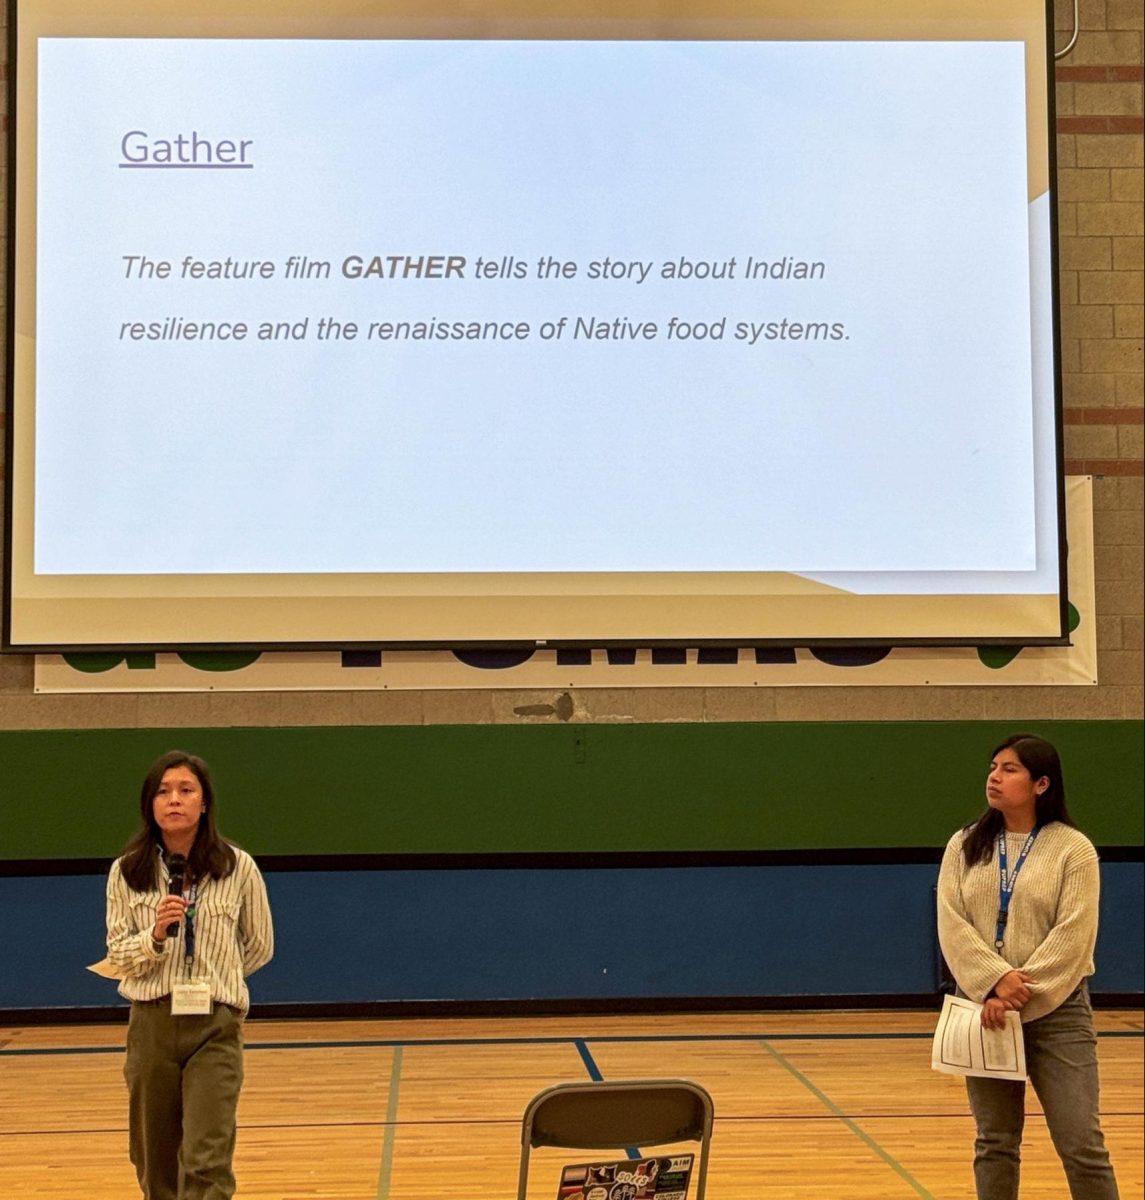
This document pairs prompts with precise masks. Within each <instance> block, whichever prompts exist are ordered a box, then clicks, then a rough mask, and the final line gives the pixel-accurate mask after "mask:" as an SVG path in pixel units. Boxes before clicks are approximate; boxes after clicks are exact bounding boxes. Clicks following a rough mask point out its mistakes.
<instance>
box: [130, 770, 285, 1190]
mask: <svg viewBox="0 0 1145 1200" xmlns="http://www.w3.org/2000/svg"><path fill="white" fill-rule="evenodd" d="M107 951H108V960H109V962H110V964H111V966H112V967H113V968H114V969H115V971H116V974H117V975H118V976H119V977H120V979H121V983H120V986H119V992H120V995H122V996H124V997H125V998H126V999H128V1000H130V1001H131V1016H130V1021H129V1024H128V1030H127V1060H126V1063H125V1066H124V1077H125V1078H126V1080H127V1087H128V1095H129V1131H130V1146H131V1161H132V1163H133V1164H134V1166H135V1171H136V1175H137V1177H138V1179H139V1186H140V1187H141V1188H142V1191H143V1195H144V1197H145V1200H230V1197H232V1196H233V1195H234V1191H235V1177H234V1171H233V1169H232V1165H231V1163H232V1158H233V1155H234V1146H235V1112H236V1108H237V1105H238V1098H239V1090H240V1088H241V1087H242V1079H243V1059H242V1022H243V1018H244V1017H245V1016H246V1013H247V1010H248V1008H249V1007H250V997H249V992H248V990H247V985H246V976H247V975H250V974H252V973H253V972H254V971H257V970H258V969H259V967H261V966H264V965H265V964H266V963H267V962H269V961H270V957H271V955H272V954H273V952H274V932H273V927H272V924H271V916H270V908H269V905H268V903H267V897H266V887H265V885H264V884H263V880H262V876H261V874H260V873H259V870H258V867H256V866H255V863H254V859H252V858H251V857H250V855H249V854H247V853H246V852H245V851H243V850H241V849H239V847H238V846H235V845H233V844H232V843H230V842H228V841H226V840H224V839H223V838H222V837H221V836H220V834H219V832H218V828H217V826H216V823H215V796H214V789H213V788H212V786H211V777H210V771H209V770H208V768H207V764H206V763H205V762H203V760H202V759H200V758H196V757H195V756H194V755H193V754H185V753H183V752H181V751H171V752H170V753H168V754H164V755H163V756H162V757H160V758H159V759H158V760H157V761H156V762H155V763H154V764H153V765H152V767H151V769H150V770H149V771H148V772H147V776H146V778H145V779H144V781H143V787H142V789H141V791H140V828H139V830H138V831H137V832H136V834H135V835H134V836H133V837H132V839H131V841H130V842H129V843H128V844H127V847H126V849H125V850H124V852H123V854H122V855H121V857H120V858H118V859H117V860H116V861H115V863H113V864H112V868H111V872H110V874H109V876H108V880H107Z"/></svg>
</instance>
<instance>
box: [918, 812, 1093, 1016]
mask: <svg viewBox="0 0 1145 1200" xmlns="http://www.w3.org/2000/svg"><path fill="white" fill-rule="evenodd" d="M963 837H964V833H963V831H962V830H959V832H958V833H956V834H955V835H954V836H953V837H952V838H951V839H950V841H949V842H948V843H947V846H946V853H945V854H944V855H943V858H942V869H941V871H940V872H939V875H938V940H939V943H940V945H941V946H942V953H943V955H944V956H945V958H946V961H947V963H948V964H949V965H950V969H951V971H952V972H953V973H954V978H955V979H956V980H957V982H958V986H959V987H960V988H961V989H962V991H963V992H965V993H966V995H967V996H968V997H969V998H970V999H971V1000H974V1001H976V1002H978V1003H981V1002H982V1001H983V1000H984V999H985V998H986V996H987V994H988V993H989V992H990V989H991V988H993V986H994V984H996V983H997V982H998V980H999V979H1001V978H1002V976H1003V975H1005V974H1006V972H1007V971H1009V970H1012V969H1013V968H1014V967H1020V968H1021V969H1022V970H1023V971H1027V972H1029V974H1031V975H1032V976H1033V977H1034V982H1033V983H1032V984H1031V990H1032V992H1033V996H1032V997H1031V998H1030V1000H1029V1001H1028V1002H1027V1004H1026V1005H1025V1007H1024V1008H1023V1009H1022V1010H1021V1014H1020V1015H1021V1018H1022V1021H1023V1022H1025V1021H1033V1020H1036V1019H1037V1018H1038V1017H1044V1016H1045V1015H1046V1014H1047V1013H1050V1012H1053V1010H1054V1009H1055V1008H1057V1006H1058V1005H1059V1004H1061V1002H1062V1001H1063V1000H1064V999H1065V998H1066V997H1067V996H1069V995H1070V993H1071V992H1073V990H1074V989H1075V988H1076V987H1077V985H1078V984H1079V983H1080V982H1081V981H1082V980H1083V979H1084V978H1085V977H1086V976H1087V975H1092V974H1093V947H1094V943H1095V942H1096V941H1097V899H1098V890H1099V886H1100V883H1099V877H1098V862H1097V851H1096V850H1095V849H1094V848H1093V844H1092V843H1091V842H1090V840H1089V838H1087V837H1086V836H1085V834H1084V833H1082V832H1081V831H1080V830H1078V829H1074V828H1072V827H1071V826H1069V825H1063V824H1062V823H1061V822H1060V821H1054V822H1052V823H1051V824H1049V825H1047V826H1045V827H1044V828H1043V829H1042V831H1041V832H1040V833H1039V834H1038V837H1037V840H1036V841H1035V842H1034V844H1033V846H1032V847H1031V849H1030V852H1029V854H1028V855H1027V856H1026V861H1025V863H1024V864H1023V866H1022V869H1021V871H1020V872H1019V874H1018V879H1017V882H1016V883H1015V885H1014V892H1013V895H1012V896H1011V898H1010V911H1009V919H1008V921H1007V924H1006V931H1005V938H1004V942H1003V946H1002V951H1001V954H999V953H998V952H996V951H995V949H994V933H995V929H996V925H997V920H998V901H999V882H1000V880H999V874H998V851H997V848H996V847H995V849H994V851H993V853H991V855H990V858H989V859H988V860H987V861H986V862H985V863H978V864H977V865H976V866H973V867H971V868H969V869H967V867H966V862H965V859H964V857H963V854H962V840H963ZM1026 837H1027V835H1026V834H1024V833H1009V834H1007V835H1006V857H1007V861H1008V864H1009V869H1010V870H1011V871H1013V869H1014V864H1015V863H1016V862H1017V861H1018V855H1019V854H1021V852H1022V847H1023V846H1024V845H1025V843H1026Z"/></svg>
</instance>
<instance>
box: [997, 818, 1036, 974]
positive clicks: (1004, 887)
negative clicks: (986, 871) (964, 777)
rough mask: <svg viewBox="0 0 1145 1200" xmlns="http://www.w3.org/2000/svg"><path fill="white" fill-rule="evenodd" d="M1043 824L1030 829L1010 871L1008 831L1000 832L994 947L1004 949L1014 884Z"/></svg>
mask: <svg viewBox="0 0 1145 1200" xmlns="http://www.w3.org/2000/svg"><path fill="white" fill-rule="evenodd" d="M1040 829H1041V826H1040V825H1035V826H1034V827H1033V829H1032V830H1030V836H1029V837H1028V838H1026V844H1025V845H1024V846H1023V847H1022V852H1021V853H1020V854H1019V855H1018V861H1017V862H1016V863H1014V870H1013V872H1011V871H1009V870H1008V869H1007V868H1008V865H1009V864H1008V862H1007V859H1006V831H1005V830H1004V829H1003V830H1001V831H1000V832H999V833H998V874H999V877H1000V878H999V882H998V925H997V927H996V928H995V930H994V949H995V950H999V951H1000V950H1001V949H1002V941H1003V939H1004V938H1005V936H1006V921H1007V920H1008V919H1009V915H1010V897H1011V896H1012V895H1013V894H1014V884H1015V883H1017V882H1018V872H1019V871H1020V870H1021V869H1022V866H1023V864H1024V863H1025V861H1026V855H1027V854H1029V852H1030V850H1031V848H1032V847H1033V845H1034V839H1035V838H1036V837H1037V836H1038V832H1039V831H1040Z"/></svg>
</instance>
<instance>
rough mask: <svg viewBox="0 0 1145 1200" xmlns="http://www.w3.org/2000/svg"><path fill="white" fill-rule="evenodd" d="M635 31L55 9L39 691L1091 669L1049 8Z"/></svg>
mask: <svg viewBox="0 0 1145 1200" xmlns="http://www.w3.org/2000/svg"><path fill="white" fill-rule="evenodd" d="M319 8H320V11H318V9H319ZM612 14H613V6H611V5H609V4H605V3H603V2H600V3H591V2H585V3H581V4H575V3H574V4H567V5H556V6H540V5H538V6H536V11H535V12H533V11H532V10H531V9H530V7H529V6H523V5H508V4H497V3H493V2H488V3H487V2H484V0H477V2H475V3H474V4H469V5H465V6H464V7H463V9H459V8H457V7H456V6H447V5H436V4H434V3H433V2H432V0H430V2H429V3H426V4H422V3H416V4H415V3H412V2H411V3H406V4H387V3H385V2H384V0H363V2H359V3H353V2H349V0H331V2H329V3H325V4H324V5H322V6H314V5H311V4H300V3H295V2H293V0H287V2H285V3H274V4H269V3H258V2H252V0H227V2H226V3H221V2H215V0H206V2H203V3H197V4H195V5H194V6H183V7H179V6H173V5H171V4H170V3H167V2H164V3H156V2H153V0H140V2H139V3H134V4H132V5H131V6H130V12H128V11H127V10H124V9H123V8H122V6H118V5H115V4H112V3H109V2H106V0H74V2H63V0H18V2H17V3H16V4H15V5H14V6H13V12H12V18H11V22H10V24H11V26H12V38H13V52H14V56H13V61H14V83H13V100H14V115H13V118H12V133H11V137H12V151H13V153H12V157H11V159H10V161H11V162H12V164H13V168H14V176H15V178H14V188H13V196H14V203H13V206H12V212H11V214H10V232H11V237H10V242H9V245H10V248H11V253H12V256H13V267H12V270H11V272H10V275H11V295H10V304H9V313H10V328H9V342H10V367H11V369H10V372H9V376H10V403H9V426H10V428H9V452H10V453H9V460H8V461H9V464H10V467H9V496H8V500H9V503H8V506H7V511H8V514H9V526H10V527H9V530H8V543H9V546H8V549H9V554H8V561H9V580H8V585H9V586H8V600H7V612H6V614H5V616H6V643H7V645H8V647H9V648H16V649H35V648H43V649H51V648H55V649H61V648H76V647H113V646H123V647H128V646H149V647H162V646H179V647H184V646H193V645H235V646H239V645H257V646H264V647H266V646H274V645H299V646H302V645H310V646H318V645H434V644H438V645H440V644H446V645H455V646H456V645H463V644H516V643H529V644H543V643H549V644H561V643H565V644H587V645H603V644H612V643H623V642H627V643H633V642H635V643H640V644H649V643H654V642H658V641H661V642H687V643H690V644H699V643H703V642H723V643H736V644H741V645H744V644H751V643H755V644H760V643H767V642H777V643H786V644H809V643H815V642H833V643H841V642H852V641H853V642H872V643H883V644H888V643H889V644H899V645H906V644H912V643H919V642H931V643H939V644H942V643H963V644H966V643H979V644H981V643H985V642H997V641H1004V642H1023V643H1049V642H1056V641H1061V640H1063V639H1064V637H1065V623H1064V613H1065V611H1066V598H1065V594H1064V578H1065V572H1064V551H1063V545H1064V540H1063V539H1064V531H1063V528H1062V515H1061V514H1062V508H1063V505H1062V478H1061V476H1062V471H1061V451H1060V440H1061V438H1060V412H1059V408H1058V392H1059V388H1058V386H1057V379H1058V375H1059V367H1058V363H1057V352H1056V333H1055V331H1056V298H1055V268H1054V263H1055V251H1054V246H1055V230H1054V201H1053V188H1052V156H1051V142H1050V115H1051V112H1050V99H1049V89H1048V76H1049V63H1050V59H1051V53H1052V47H1051V46H1049V45H1048V43H1047V14H1046V11H1045V8H1044V6H1043V5H1042V4H1040V3H1039V4H1033V3H1029V2H1028V0H910V2H909V3H908V2H905V0H904V2H902V3H898V4H894V3H885V2H881V0H850V2H842V3H816V2H814V0H812V2H810V3H807V2H804V0H776V2H771V0H759V2H757V3H742V2H741V3H736V4H719V3H709V4H704V3H693V4H686V3H682V2H679V3H673V2H671V0H669V2H668V3H655V4H653V3H650V2H649V3H639V2H638V3H636V4H634V5H630V6H625V7H624V8H623V15H621V16H617V15H612Z"/></svg>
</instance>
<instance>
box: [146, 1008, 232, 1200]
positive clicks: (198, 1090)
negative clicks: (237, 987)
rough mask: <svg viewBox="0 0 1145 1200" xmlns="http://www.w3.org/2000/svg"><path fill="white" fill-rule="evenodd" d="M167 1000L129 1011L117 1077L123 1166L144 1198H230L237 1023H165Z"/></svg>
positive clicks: (221, 1012) (226, 1013) (219, 1011)
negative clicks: (123, 1112) (126, 1146)
mask: <svg viewBox="0 0 1145 1200" xmlns="http://www.w3.org/2000/svg"><path fill="white" fill-rule="evenodd" d="M170 1003H171V1002H170V999H166V1000H163V1001H159V1002H156V1003H154V1004H149V1003H138V1002H137V1003H135V1004H132V1006H131V1020H130V1023H129V1025H128V1027H127V1061H126V1063H125V1064H124V1067H123V1075H124V1078H125V1079H126V1080H127V1090H128V1099H129V1133H130V1144H131V1161H132V1163H133V1164H134V1166H135V1174H136V1176H137V1177H138V1179H139V1186H140V1188H142V1190H143V1195H144V1197H145V1200H230V1198H231V1197H232V1196H233V1195H234V1194H235V1177H234V1172H233V1171H232V1169H231V1160H232V1158H233V1157H234V1150H235V1110H236V1108H237V1106H238V1099H239V1089H240V1088H241V1087H242V1082H243V1049H242V1047H243V1040H242V1018H241V1016H240V1015H239V1014H238V1013H237V1012H235V1011H234V1009H231V1008H227V1007H226V1005H223V1004H216V1005H215V1011H214V1012H213V1013H212V1014H211V1015H210V1016H209V1017H173V1016H172V1015H171V1011H170Z"/></svg>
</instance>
